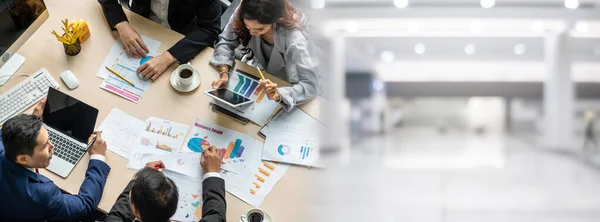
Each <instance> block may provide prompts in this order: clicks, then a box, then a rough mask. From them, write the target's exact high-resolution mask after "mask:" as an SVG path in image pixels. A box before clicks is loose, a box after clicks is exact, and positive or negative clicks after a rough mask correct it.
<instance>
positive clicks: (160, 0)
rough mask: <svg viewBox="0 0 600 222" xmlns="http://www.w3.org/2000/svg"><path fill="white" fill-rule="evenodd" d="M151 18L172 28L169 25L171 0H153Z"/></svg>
mask: <svg viewBox="0 0 600 222" xmlns="http://www.w3.org/2000/svg"><path fill="white" fill-rule="evenodd" d="M150 9H151V10H152V11H151V12H150V19H152V21H155V22H156V23H158V24H161V25H162V26H164V27H167V28H169V29H170V28H171V26H170V25H169V0H152V2H151V3H150Z"/></svg>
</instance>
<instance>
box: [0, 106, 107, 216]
mask: <svg viewBox="0 0 600 222" xmlns="http://www.w3.org/2000/svg"><path fill="white" fill-rule="evenodd" d="M44 101H45V100H43V101H42V102H40V103H39V104H38V105H37V106H36V108H35V109H34V115H27V114H22V115H19V116H16V117H13V118H11V119H9V120H8V121H6V123H4V126H3V129H2V130H1V131H0V135H1V136H0V138H1V139H0V221H46V220H61V221H75V220H82V219H85V218H87V217H89V216H90V215H92V214H93V213H94V212H95V210H96V207H97V206H98V204H99V203H100V199H101V197H102V191H103V190H104V184H105V183H106V177H107V176H108V173H109V172H110V167H109V166H108V165H107V164H106V163H105V161H106V157H105V153H106V142H105V141H104V140H103V139H102V136H101V134H100V133H98V132H95V133H94V134H95V135H96V141H95V142H94V144H93V145H92V147H91V148H90V151H89V152H90V155H91V157H90V162H89V165H88V169H87V172H86V176H85V180H84V181H83V183H82V184H81V188H80V189H79V194H78V195H70V194H63V193H62V192H61V190H60V189H59V188H58V187H57V186H56V185H55V184H54V183H53V182H52V181H51V180H50V179H48V178H46V177H45V176H43V175H41V174H39V173H38V168H45V167H47V166H48V165H49V164H50V159H52V152H53V150H54V145H53V144H52V142H50V141H49V140H48V130H46V128H44V126H43V125H42V118H41V117H40V116H41V115H42V111H43V105H44ZM91 139H92V137H91V136H90V140H89V141H91Z"/></svg>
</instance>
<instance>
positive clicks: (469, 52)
mask: <svg viewBox="0 0 600 222" xmlns="http://www.w3.org/2000/svg"><path fill="white" fill-rule="evenodd" d="M475 51H477V47H475V44H472V43H469V44H467V45H465V53H467V55H473V54H475Z"/></svg>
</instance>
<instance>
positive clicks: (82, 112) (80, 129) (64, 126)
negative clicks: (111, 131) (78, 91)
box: [43, 87, 98, 144]
mask: <svg viewBox="0 0 600 222" xmlns="http://www.w3.org/2000/svg"><path fill="white" fill-rule="evenodd" d="M43 117H44V123H45V124H46V125H48V126H50V127H52V128H53V129H55V130H58V131H60V132H62V133H64V134H66V135H69V136H70V137H72V138H73V139H76V140H78V141H79V142H82V143H86V144H87V140H88V138H89V137H90V135H91V134H92V133H93V132H94V127H95V126H96V119H97V118H98V110H97V109H96V108H94V107H91V106H89V105H88V104H85V103H83V102H81V101H79V100H77V99H75V98H73V97H71V96H69V95H67V94H64V93H63V92H61V91H58V90H56V89H54V88H52V87H50V89H49V90H48V98H47V100H46V106H45V107H44V116H43Z"/></svg>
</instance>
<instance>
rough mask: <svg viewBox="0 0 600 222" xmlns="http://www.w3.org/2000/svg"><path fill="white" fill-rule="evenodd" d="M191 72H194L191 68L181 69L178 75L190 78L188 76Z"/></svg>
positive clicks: (190, 75)
mask: <svg viewBox="0 0 600 222" xmlns="http://www.w3.org/2000/svg"><path fill="white" fill-rule="evenodd" d="M192 74H194V73H193V72H192V70H189V69H181V70H180V71H179V77H181V78H182V79H187V78H190V77H192Z"/></svg>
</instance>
